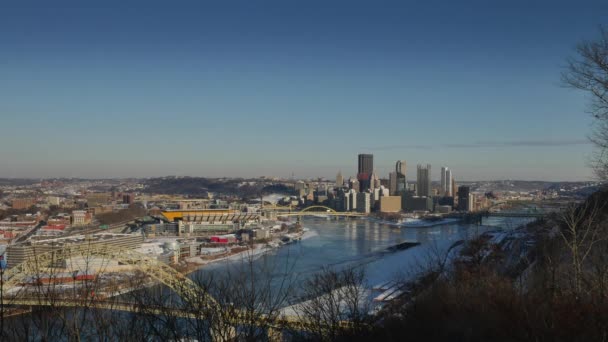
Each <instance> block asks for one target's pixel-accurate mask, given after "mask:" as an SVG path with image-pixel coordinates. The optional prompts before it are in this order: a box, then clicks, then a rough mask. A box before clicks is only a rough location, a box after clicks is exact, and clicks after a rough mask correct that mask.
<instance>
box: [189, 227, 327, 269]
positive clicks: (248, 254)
mask: <svg viewBox="0 0 608 342" xmlns="http://www.w3.org/2000/svg"><path fill="white" fill-rule="evenodd" d="M285 235H287V236H294V235H295V236H296V237H297V238H296V239H292V242H289V243H284V242H282V241H281V239H280V238H279V237H277V238H274V239H273V240H272V241H270V242H268V243H266V244H258V245H254V246H253V247H252V248H247V249H246V250H243V251H240V252H236V253H234V254H229V255H225V256H222V257H219V258H217V259H211V260H202V259H200V258H198V259H199V261H186V262H187V263H188V265H192V267H193V268H192V269H187V270H186V271H183V273H184V274H185V275H189V274H191V273H194V272H197V271H199V270H201V269H203V268H205V267H206V266H209V265H213V264H218V263H221V262H231V261H239V260H240V261H242V260H252V261H253V260H255V259H257V258H260V257H262V256H263V255H265V254H267V253H270V252H271V251H275V250H279V249H280V248H281V247H284V246H286V245H290V244H292V243H293V242H297V241H301V240H305V239H308V238H311V237H314V236H318V235H319V234H318V233H317V232H314V231H312V230H310V229H308V228H303V230H302V231H301V232H298V233H291V234H285ZM193 258H197V257H192V258H189V259H193Z"/></svg>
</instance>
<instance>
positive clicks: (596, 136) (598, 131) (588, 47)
mask: <svg viewBox="0 0 608 342" xmlns="http://www.w3.org/2000/svg"><path fill="white" fill-rule="evenodd" d="M562 81H563V82H564V84H566V85H567V86H569V87H572V88H575V89H580V90H584V91H585V92H586V93H588V94H589V95H590V96H591V101H590V103H589V109H588V110H589V112H590V113H591V115H592V116H593V118H594V121H595V122H594V124H595V127H594V129H593V132H592V133H591V136H590V139H591V142H593V144H594V145H596V147H597V148H598V149H597V151H596V155H595V158H594V160H593V167H594V169H595V171H596V174H597V176H598V177H599V178H600V179H601V180H608V30H607V29H606V28H600V36H599V38H598V39H596V40H594V41H584V42H582V43H580V44H579V45H578V46H577V48H576V57H574V58H571V59H570V60H568V66H567V69H566V70H565V71H564V73H563V74H562Z"/></svg>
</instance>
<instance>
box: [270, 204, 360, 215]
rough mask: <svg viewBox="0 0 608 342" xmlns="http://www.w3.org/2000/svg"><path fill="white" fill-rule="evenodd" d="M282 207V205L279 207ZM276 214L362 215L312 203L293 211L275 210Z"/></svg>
mask: <svg viewBox="0 0 608 342" xmlns="http://www.w3.org/2000/svg"><path fill="white" fill-rule="evenodd" d="M279 208H282V207H279ZM277 216H345V217H362V216H366V214H364V213H358V212H352V211H336V210H334V209H332V208H330V207H326V206H322V205H313V206H310V207H306V208H304V209H302V210H300V211H294V212H291V211H290V212H277Z"/></svg>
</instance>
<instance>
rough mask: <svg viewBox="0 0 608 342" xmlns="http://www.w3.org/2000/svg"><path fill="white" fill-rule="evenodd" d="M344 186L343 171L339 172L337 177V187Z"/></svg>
mask: <svg viewBox="0 0 608 342" xmlns="http://www.w3.org/2000/svg"><path fill="white" fill-rule="evenodd" d="M343 186H344V177H343V176H342V171H338V174H337V175H336V187H337V188H341V187H343Z"/></svg>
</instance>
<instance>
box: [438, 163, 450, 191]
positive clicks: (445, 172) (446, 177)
mask: <svg viewBox="0 0 608 342" xmlns="http://www.w3.org/2000/svg"><path fill="white" fill-rule="evenodd" d="M439 195H440V196H452V171H451V170H450V169H448V168H447V167H445V166H444V167H442V168H441V188H440V189H439Z"/></svg>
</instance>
